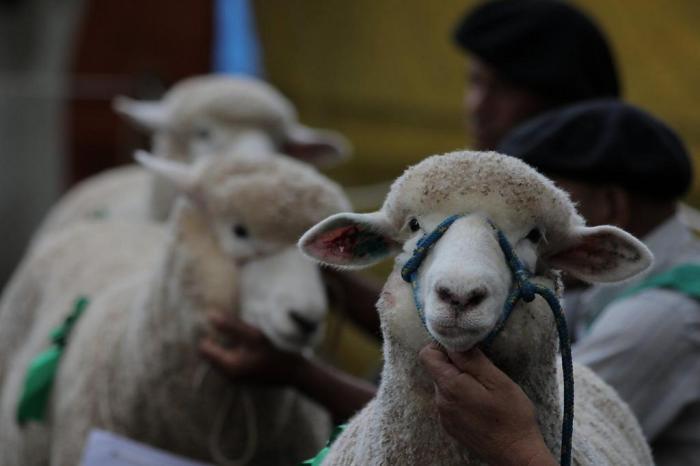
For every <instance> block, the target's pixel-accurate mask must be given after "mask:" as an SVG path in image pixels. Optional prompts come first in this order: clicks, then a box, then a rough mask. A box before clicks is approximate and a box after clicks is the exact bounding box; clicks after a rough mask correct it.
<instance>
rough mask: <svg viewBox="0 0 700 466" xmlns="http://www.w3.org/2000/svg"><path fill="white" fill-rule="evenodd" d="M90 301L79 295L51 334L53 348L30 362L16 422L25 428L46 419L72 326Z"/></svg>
mask: <svg viewBox="0 0 700 466" xmlns="http://www.w3.org/2000/svg"><path fill="white" fill-rule="evenodd" d="M88 303H89V300H88V298H86V297H85V296H80V297H78V299H76V300H75V304H74V305H73V310H72V311H71V313H70V314H69V315H68V317H66V318H65V320H64V321H63V323H61V325H59V326H58V327H55V328H54V329H53V330H52V331H51V343H52V345H51V346H50V347H49V348H48V349H47V350H45V351H42V352H41V353H39V354H38V355H37V356H36V357H35V358H34V359H32V361H31V362H30V363H29V368H28V369H27V375H26V377H25V379H24V388H23V389H22V394H21V395H20V400H19V404H18V406H17V422H18V423H19V424H20V425H24V424H25V423H26V422H27V421H30V420H33V421H43V420H44V419H46V405H47V404H48V401H49V396H50V395H51V388H52V387H53V381H54V379H55V378H56V371H57V370H58V363H59V361H60V359H61V355H62V354H63V351H64V349H65V347H66V343H67V342H68V337H69V336H70V333H71V331H72V330H73V326H74V325H75V323H76V322H77V321H78V319H79V318H80V316H81V315H82V314H83V312H84V311H85V308H87V305H88Z"/></svg>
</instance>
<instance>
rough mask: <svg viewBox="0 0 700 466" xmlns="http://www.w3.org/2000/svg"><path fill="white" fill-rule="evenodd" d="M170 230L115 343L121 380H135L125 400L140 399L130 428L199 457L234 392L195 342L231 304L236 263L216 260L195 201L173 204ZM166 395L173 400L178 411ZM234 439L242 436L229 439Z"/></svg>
mask: <svg viewBox="0 0 700 466" xmlns="http://www.w3.org/2000/svg"><path fill="white" fill-rule="evenodd" d="M169 230H170V231H171V232H172V235H171V237H170V238H169V240H168V243H167V245H166V246H165V248H164V254H163V257H162V259H161V263H160V266H159V267H158V268H157V269H156V271H155V273H154V274H153V275H152V276H151V278H150V280H151V281H150V283H148V284H147V285H146V286H145V287H144V288H145V293H144V295H142V296H141V297H137V298H136V300H135V305H134V308H133V309H132V311H133V312H132V313H131V316H130V318H129V321H128V323H127V330H126V336H125V338H124V340H123V343H122V348H121V351H122V355H123V357H124V358H126V359H127V360H129V362H130V363H129V364H126V365H125V366H126V367H129V369H130V370H131V371H132V373H131V374H129V375H126V374H124V377H128V378H129V380H134V382H135V383H134V392H132V395H131V398H132V400H141V401H140V402H136V403H135V404H134V409H135V410H138V411H139V412H138V413H132V415H131V416H130V417H129V419H132V420H133V419H137V420H139V421H140V423H141V425H138V426H131V427H130V428H129V431H130V432H134V429H136V432H137V437H140V438H141V439H143V440H147V441H150V440H153V439H158V440H162V439H170V440H171V441H172V442H171V443H170V444H168V445H160V446H161V447H167V448H169V449H170V448H174V451H176V452H179V453H181V454H186V455H192V456H194V457H203V455H206V454H207V453H208V446H207V443H208V437H209V435H210V433H211V425H212V420H213V419H215V418H216V415H217V413H218V412H219V411H220V410H221V409H222V400H226V399H234V400H235V398H231V397H235V396H236V394H235V393H233V391H232V384H231V382H230V381H229V380H227V379H225V378H224V377H223V376H221V375H220V374H219V373H217V372H215V371H212V370H210V369H209V366H208V364H207V363H206V362H205V361H204V360H203V358H202V357H201V355H200V354H199V353H198V351H197V344H198V342H199V340H200V338H201V337H202V335H203V333H204V331H205V329H206V315H205V311H207V310H211V309H231V308H232V307H233V304H234V299H235V288H234V282H235V268H234V264H233V263H232V262H229V261H226V260H223V259H222V258H221V254H220V253H219V252H218V250H217V248H216V246H215V244H214V242H213V239H212V238H211V237H210V236H209V233H208V228H207V223H206V219H205V218H203V217H202V215H201V214H200V213H199V212H198V211H197V210H196V209H195V208H194V206H192V205H189V204H187V203H185V202H179V203H178V204H177V205H176V207H175V211H174V212H173V216H172V221H171V223H170V225H169ZM136 348H138V350H137V349H136ZM171 400H178V406H177V409H174V408H173V406H172V404H171ZM214 400H217V401H216V402H213V401H214ZM231 409H232V412H231V416H232V417H235V416H239V417H240V409H241V407H240V406H235V405H232V406H231ZM154 420H155V421H154ZM149 423H151V424H149ZM134 424H139V422H135V423H134ZM156 424H157V425H156ZM231 427H234V426H231ZM234 437H236V435H235V432H234ZM238 441H244V439H239V438H235V439H234V440H233V442H232V443H237V442H238Z"/></svg>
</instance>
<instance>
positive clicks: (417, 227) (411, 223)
mask: <svg viewBox="0 0 700 466" xmlns="http://www.w3.org/2000/svg"><path fill="white" fill-rule="evenodd" d="M408 228H410V229H411V231H418V230H420V223H418V220H417V219H415V218H412V219H411V220H409V222H408Z"/></svg>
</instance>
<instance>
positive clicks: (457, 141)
mask: <svg viewBox="0 0 700 466" xmlns="http://www.w3.org/2000/svg"><path fill="white" fill-rule="evenodd" d="M577 3H578V4H579V5H580V6H582V7H583V8H584V9H585V10H587V11H588V12H589V13H590V14H591V15H592V16H594V17H595V18H597V19H598V21H599V22H600V24H601V26H602V27H603V29H604V30H605V31H607V33H608V35H609V37H610V40H611V43H612V46H613V48H614V50H615V52H616V54H617V57H618V63H619V65H620V68H621V72H622V79H623V82H624V87H625V92H626V96H627V98H628V100H630V101H631V102H633V103H635V104H638V105H640V106H642V107H645V108H647V109H648V110H650V111H651V112H652V113H654V114H656V115H658V116H660V117H661V118H663V119H664V120H666V121H667V122H668V123H670V124H671V126H673V127H674V128H676V129H677V130H678V131H679V132H680V133H681V135H682V136H683V138H684V139H685V141H686V142H687V144H688V145H689V146H690V147H691V149H692V151H693V153H694V154H695V155H696V158H697V155H698V154H700V110H699V107H700V27H699V26H700V1H698V0H667V1H661V0H586V1H583V0H582V1H579V2H577ZM474 4H475V2H473V1H464V0H434V1H427V0H400V1H399V0H342V1H341V0H258V1H256V2H255V4H254V5H255V8H256V14H257V19H258V29H259V33H260V38H261V42H262V46H263V53H264V62H265V65H266V68H267V73H268V78H269V80H270V81H271V82H272V83H274V84H275V85H277V86H278V87H279V88H280V89H281V90H282V91H283V92H284V93H285V94H287V95H288V96H289V97H290V98H291V99H292V100H293V101H294V102H295V104H296V105H297V106H298V108H299V110H300V113H301V116H302V118H303V120H304V121H306V122H307V123H308V124H313V125H319V126H326V127H328V128H334V129H337V130H339V131H341V132H343V133H344V134H345V135H346V136H348V137H349V138H350V140H351V141H352V142H353V144H354V146H355V150H356V153H355V156H354V158H353V159H352V161H351V162H349V163H347V164H345V165H344V166H342V167H340V168H337V169H334V170H332V171H331V173H330V175H331V176H334V177H335V178H337V179H338V180H340V181H341V182H342V183H344V184H345V185H346V186H352V185H364V184H368V183H374V182H378V181H383V180H390V179H393V178H395V177H396V176H397V175H399V174H400V173H401V172H402V171H403V169H404V168H405V167H406V166H407V165H410V164H412V163H414V162H416V161H418V160H420V159H422V158H423V157H425V156H426V155H430V154H434V153H440V152H445V151H449V150H454V149H457V148H461V147H467V146H468V145H469V139H468V136H467V135H466V133H465V129H464V117H463V111H462V96H463V93H464V83H465V76H466V59H465V58H464V56H463V55H462V54H461V53H460V52H459V51H458V50H457V49H455V47H453V46H452V44H451V43H450V40H449V39H448V37H449V32H450V31H451V29H452V27H453V23H454V22H455V20H456V19H457V18H459V17H460V15H461V14H462V12H463V11H465V10H466V9H467V8H468V7H470V6H471V5H474ZM696 165H700V164H696ZM696 171H697V172H698V173H700V170H696ZM382 196H383V193H382V192H381V190H380V191H379V192H378V193H377V195H376V199H375V200H374V203H375V204H377V203H379V202H381V198H382ZM690 201H691V202H692V203H694V204H695V205H700V191H699V190H698V189H697V188H696V189H695V191H694V192H693V194H692V195H691V197H690ZM388 268H389V265H387V264H384V265H383V266H381V267H379V268H378V269H374V271H373V272H374V273H375V274H377V275H383V274H385V273H386V272H387V270H388ZM339 320H342V318H339V317H338V316H337V315H336V318H335V319H332V320H331V322H330V324H331V328H332V329H335V330H334V331H333V332H332V333H333V334H334V335H335V337H334V338H329V341H327V342H326V344H325V347H324V348H325V350H326V351H325V354H326V355H327V357H329V358H330V359H331V360H333V362H334V363H336V364H337V365H339V366H340V367H343V368H345V369H346V370H349V371H351V372H353V373H355V374H365V375H367V374H370V373H371V372H372V371H373V369H375V368H376V361H377V358H378V356H379V349H378V346H377V345H376V343H373V342H372V341H371V339H368V338H367V337H364V336H363V335H362V334H361V333H359V332H358V331H357V330H356V329H354V328H352V327H351V326H347V325H342V326H341V327H338V326H337V324H338V322H339Z"/></svg>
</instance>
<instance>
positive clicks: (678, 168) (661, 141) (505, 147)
mask: <svg viewBox="0 0 700 466" xmlns="http://www.w3.org/2000/svg"><path fill="white" fill-rule="evenodd" d="M498 151H499V152H502V153H504V154H508V155H512V156H514V157H518V158H519V159H522V160H523V161H525V162H526V163H528V164H530V165H532V166H533V167H535V168H537V169H538V170H540V171H541V172H543V173H544V174H545V175H553V176H561V177H562V178H567V179H571V180H577V181H582V182H586V183H591V184H611V185H616V186H620V187H622V188H625V189H627V190H629V191H633V192H636V193H640V194H644V195H646V196H648V197H651V198H654V199H659V200H672V199H678V198H680V197H681V196H683V195H684V194H686V193H687V192H688V189H690V184H691V182H692V166H691V161H690V157H689V155H688V152H687V150H686V148H685V146H684V145H683V142H682V141H681V140H680V138H679V137H678V136H677V135H676V133H675V132H674V131H673V130H672V129H670V128H669V127H668V126H666V124H664V123H663V122H661V121H659V120H658V119H656V118H654V117H653V116H651V115H649V114H648V113H646V112H644V111H642V110H640V109H638V108H636V107H633V106H632V105H629V104H625V103H623V102H620V101H619V100H614V99H604V100H593V101H589V102H585V103H581V104H577V105H573V106H569V107H564V108H561V109H559V110H555V111H551V112H548V113H545V114H543V115H541V116H539V117H537V118H533V119H531V120H528V121H527V122H525V123H523V124H522V125H520V126H518V127H516V128H515V129H514V130H513V131H511V132H510V133H509V134H508V135H507V136H506V137H505V139H504V140H503V141H502V142H501V144H500V145H499V147H498Z"/></svg>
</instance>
